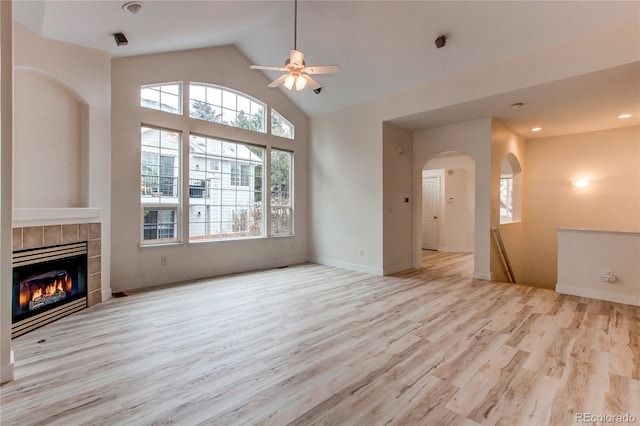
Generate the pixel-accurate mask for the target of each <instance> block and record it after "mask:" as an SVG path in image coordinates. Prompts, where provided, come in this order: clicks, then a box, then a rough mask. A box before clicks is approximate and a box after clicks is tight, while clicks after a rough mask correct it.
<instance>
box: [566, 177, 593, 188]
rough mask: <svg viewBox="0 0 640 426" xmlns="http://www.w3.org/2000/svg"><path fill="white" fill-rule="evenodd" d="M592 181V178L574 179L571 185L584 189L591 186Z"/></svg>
mask: <svg viewBox="0 0 640 426" xmlns="http://www.w3.org/2000/svg"><path fill="white" fill-rule="evenodd" d="M590 183H591V181H590V180H586V179H578V180H574V181H572V182H571V186H573V187H574V188H575V189H583V188H586V187H587V186H589V184H590Z"/></svg>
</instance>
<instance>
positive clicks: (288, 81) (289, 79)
mask: <svg viewBox="0 0 640 426" xmlns="http://www.w3.org/2000/svg"><path fill="white" fill-rule="evenodd" d="M295 81H296V76H295V75H293V74H289V75H288V76H287V78H285V79H284V83H283V85H284V87H286V88H287V89H289V90H291V89H293V83H295Z"/></svg>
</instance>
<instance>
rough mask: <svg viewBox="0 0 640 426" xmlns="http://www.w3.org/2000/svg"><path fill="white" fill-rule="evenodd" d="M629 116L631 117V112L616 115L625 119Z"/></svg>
mask: <svg viewBox="0 0 640 426" xmlns="http://www.w3.org/2000/svg"><path fill="white" fill-rule="evenodd" d="M629 117H631V114H620V115H619V116H618V118H620V119H625V118H629Z"/></svg>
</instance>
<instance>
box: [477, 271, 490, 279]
mask: <svg viewBox="0 0 640 426" xmlns="http://www.w3.org/2000/svg"><path fill="white" fill-rule="evenodd" d="M473 278H476V279H478V280H484V281H491V280H492V279H493V277H492V276H491V272H489V273H486V272H476V271H474V272H473Z"/></svg>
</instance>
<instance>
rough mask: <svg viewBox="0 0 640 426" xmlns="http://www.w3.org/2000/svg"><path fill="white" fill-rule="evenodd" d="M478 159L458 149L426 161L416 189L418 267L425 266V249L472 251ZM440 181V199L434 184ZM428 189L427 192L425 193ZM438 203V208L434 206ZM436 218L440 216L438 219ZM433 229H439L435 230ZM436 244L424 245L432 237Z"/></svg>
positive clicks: (438, 191) (453, 251)
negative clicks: (434, 189)
mask: <svg viewBox="0 0 640 426" xmlns="http://www.w3.org/2000/svg"><path fill="white" fill-rule="evenodd" d="M475 167H476V164H475V160H474V159H473V158H472V157H471V156H469V155H467V154H465V153H463V152H458V151H445V152H441V153H439V154H437V155H435V156H433V157H431V158H429V159H427V160H426V161H425V162H424V165H423V167H422V169H421V173H420V176H419V177H418V179H419V182H418V183H417V185H416V188H420V190H418V191H417V193H416V210H417V213H416V216H417V219H418V220H416V224H417V226H416V227H415V230H416V234H417V235H416V240H417V241H416V243H417V244H416V247H415V253H414V255H415V256H414V259H416V266H417V267H420V266H422V257H423V256H422V253H423V250H425V249H426V250H434V251H441V252H451V253H473V252H474V242H475V241H474V240H475ZM434 184H437V185H438V188H437V190H436V191H435V192H436V193H437V200H433V199H432V198H433V197H434V192H433V185H434ZM425 191H428V192H425ZM434 201H435V203H434ZM434 204H435V205H436V210H431V208H433V207H434ZM435 217H437V219H435ZM434 228H436V230H435V231H434ZM434 232H435V233H436V234H437V235H436V236H435V237H436V239H437V242H436V243H435V246H433V244H432V243H433V241H429V242H430V243H431V245H430V244H424V243H425V241H424V239H425V238H433V237H434Z"/></svg>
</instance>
